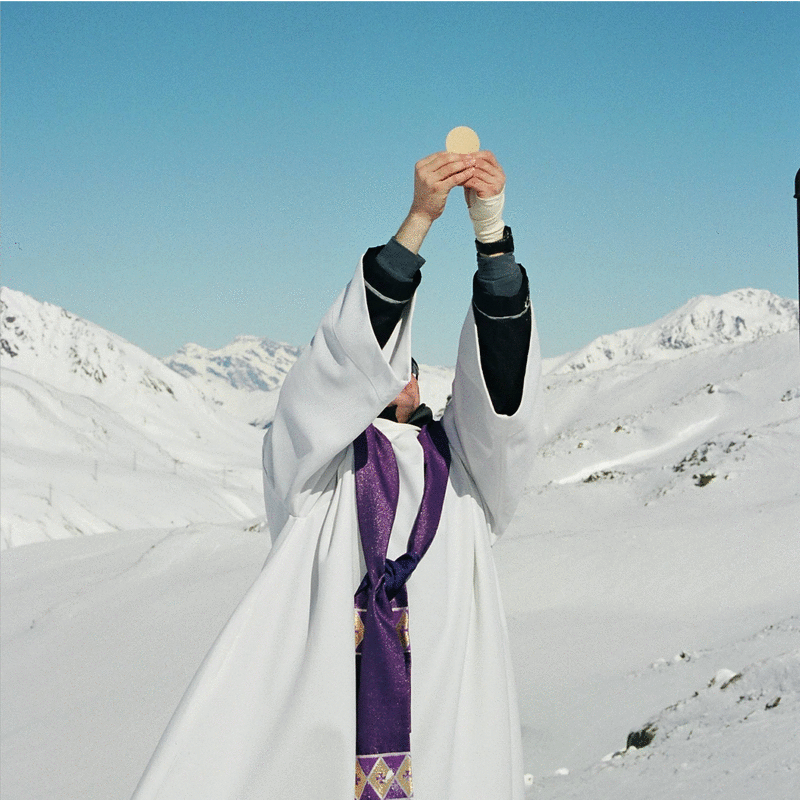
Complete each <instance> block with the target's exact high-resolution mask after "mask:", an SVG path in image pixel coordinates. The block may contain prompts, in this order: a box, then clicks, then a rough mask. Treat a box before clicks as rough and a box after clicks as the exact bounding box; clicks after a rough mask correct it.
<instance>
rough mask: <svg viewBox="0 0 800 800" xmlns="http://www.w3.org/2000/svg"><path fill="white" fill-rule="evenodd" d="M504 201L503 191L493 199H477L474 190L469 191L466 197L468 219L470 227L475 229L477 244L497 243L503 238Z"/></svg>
mask: <svg viewBox="0 0 800 800" xmlns="http://www.w3.org/2000/svg"><path fill="white" fill-rule="evenodd" d="M505 201H506V194H505V190H503V191H502V192H500V194H496V195H495V196H494V197H478V195H477V193H476V192H475V190H474V189H470V190H469V196H468V197H467V206H468V207H469V218H470V219H471V220H472V227H473V228H475V238H476V239H477V240H478V241H479V242H484V243H488V242H499V241H500V240H501V239H502V238H503V230H504V229H505V223H504V222H503V205H504V204H505Z"/></svg>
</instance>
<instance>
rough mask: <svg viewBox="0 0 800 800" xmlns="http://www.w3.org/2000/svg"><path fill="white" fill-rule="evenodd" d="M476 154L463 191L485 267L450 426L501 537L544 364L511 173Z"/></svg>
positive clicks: (536, 414) (526, 457)
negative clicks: (517, 243) (508, 219)
mask: <svg viewBox="0 0 800 800" xmlns="http://www.w3.org/2000/svg"><path fill="white" fill-rule="evenodd" d="M475 156H476V160H477V165H476V171H475V175H474V176H473V179H471V180H470V181H468V182H467V183H466V184H465V186H464V189H465V196H466V200H467V206H468V208H469V214H470V219H471V220H472V223H473V226H474V230H475V236H476V242H475V243H476V248H477V250H478V257H477V258H478V270H477V272H476V273H475V276H474V279H473V298H472V306H471V308H470V310H469V313H468V315H467V320H466V322H465V323H464V327H463V330H462V333H461V341H460V344H459V357H458V363H457V365H456V375H455V380H454V384H453V397H452V402H451V403H450V404H449V406H448V408H447V410H446V412H445V417H444V420H443V422H444V424H445V428H446V430H447V433H448V437H449V438H450V440H451V445H452V446H453V448H454V449H455V450H456V451H457V452H458V453H459V455H460V457H461V458H462V460H463V461H464V462H465V463H466V465H467V468H468V469H469V471H470V474H471V475H472V477H473V480H474V481H475V483H476V486H477V487H478V490H479V492H480V493H481V497H482V499H483V501H484V504H485V506H486V508H487V511H488V512H489V515H490V521H491V523H492V528H493V530H494V532H495V533H496V534H499V533H501V532H502V531H503V530H504V529H505V527H506V525H507V524H508V522H509V520H510V519H511V516H512V515H513V512H514V509H515V508H516V505H517V502H518V500H519V497H520V496H521V493H522V490H523V489H524V484H525V480H526V478H527V474H528V472H529V467H530V463H531V459H532V456H533V453H534V452H535V450H536V446H537V441H538V432H539V427H540V424H541V421H540V400H541V388H540V374H541V360H540V356H539V344H538V339H537V335H536V326H535V324H534V320H533V313H532V310H531V304H530V297H529V290H528V279H527V276H526V274H525V270H524V269H523V268H522V267H521V266H520V265H519V264H517V262H516V259H515V257H514V251H513V248H514V244H513V238H512V236H511V230H510V228H508V227H506V226H505V224H504V222H503V207H504V201H505V192H504V189H505V173H504V172H503V170H502V167H501V166H500V164H499V163H498V162H497V159H496V158H495V157H494V155H493V154H491V153H489V152H488V151H482V152H480V153H476V154H475Z"/></svg>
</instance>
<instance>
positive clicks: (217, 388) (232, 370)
mask: <svg viewBox="0 0 800 800" xmlns="http://www.w3.org/2000/svg"><path fill="white" fill-rule="evenodd" d="M299 354H300V348H298V347H293V346H292V345H289V344H284V343H283V342H273V341H272V340H271V339H264V338H258V337H256V336H237V337H236V339H234V340H233V341H232V342H231V343H230V344H228V345H226V346H225V347H221V348H219V349H218V350H209V349H207V348H205V347H201V346H200V345H198V344H187V345H185V346H184V347H182V348H181V349H180V350H178V352H177V353H174V354H173V355H171V356H168V357H167V358H165V359H164V363H165V364H166V365H167V366H168V367H170V369H173V370H175V372H177V373H179V374H181V375H183V376H184V377H186V378H188V380H190V381H191V382H192V383H193V384H194V385H195V386H197V387H198V388H199V389H200V391H202V392H203V393H205V394H207V395H210V396H211V397H212V398H213V399H214V400H215V402H217V403H219V404H220V405H221V406H222V407H224V408H225V410H226V411H228V412H229V413H230V414H233V415H234V416H235V417H237V418H239V419H242V420H244V421H245V422H249V423H250V424H252V425H255V426H256V427H259V428H264V427H266V425H267V424H268V422H269V420H270V419H272V417H273V415H274V413H275V405H276V403H277V399H278V393H277V391H275V390H277V389H280V386H281V384H282V383H283V379H284V378H285V377H286V373H287V372H288V371H289V370H290V369H291V367H292V364H294V362H295V361H296V360H297V356H298V355H299Z"/></svg>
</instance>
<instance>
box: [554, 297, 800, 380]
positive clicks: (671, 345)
mask: <svg viewBox="0 0 800 800" xmlns="http://www.w3.org/2000/svg"><path fill="white" fill-rule="evenodd" d="M797 320H798V302H797V300H792V299H788V298H783V297H778V295H775V294H772V292H768V291H766V290H764V289H738V290H736V291H733V292H728V293H727V294H723V295H720V296H719V297H711V296H708V295H701V296H700V297H695V298H693V299H692V300H689V301H688V302H687V303H685V304H684V305H683V306H681V307H680V308H678V309H677V310H675V311H673V312H671V313H669V314H667V315H666V316H665V317H662V318H661V319H659V320H657V321H656V322H654V323H651V324H649V325H644V326H642V327H640V328H630V329H628V330H623V331H618V332H617V333H612V334H610V335H608V336H600V337H599V338H597V339H595V340H594V341H593V342H590V343H589V344H588V345H586V347H584V348H581V349H580V350H577V351H576V352H574V353H569V354H567V355H565V356H561V357H560V358H555V359H550V363H548V369H549V370H550V371H551V372H556V373H563V372H571V371H576V370H585V371H589V372H590V371H595V370H602V369H606V368H608V367H610V366H619V365H622V364H628V363H631V362H633V361H642V360H647V361H663V360H667V359H674V358H680V357H681V356H683V355H685V354H686V351H687V350H692V351H697V350H701V349H704V348H706V347H713V346H715V345H719V344H744V343H746V342H752V341H756V340H758V339H763V338H764V337H767V336H772V335H774V334H776V333H786V332H787V331H791V330H796V329H797V324H798V322H797Z"/></svg>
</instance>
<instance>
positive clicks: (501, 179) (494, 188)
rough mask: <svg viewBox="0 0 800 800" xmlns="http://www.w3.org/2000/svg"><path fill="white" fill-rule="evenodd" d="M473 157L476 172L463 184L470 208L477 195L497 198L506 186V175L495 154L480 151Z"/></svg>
mask: <svg viewBox="0 0 800 800" xmlns="http://www.w3.org/2000/svg"><path fill="white" fill-rule="evenodd" d="M472 155H473V156H475V170H474V172H473V174H472V176H471V177H470V178H469V179H468V180H467V181H466V182H465V183H464V184H463V186H464V198H465V199H466V201H467V205H468V206H471V205H472V197H474V196H475V195H477V196H478V197H495V196H496V195H498V194H500V192H502V191H503V188H504V187H505V185H506V174H505V172H503V168H502V167H501V166H500V164H499V162H498V161H497V159H496V158H495V157H494V153H492V152H491V151H489V150H480V151H479V152H477V153H473V154H472ZM473 193H474V194H473Z"/></svg>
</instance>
